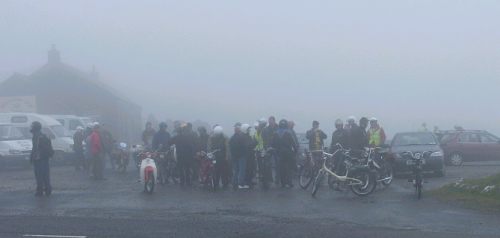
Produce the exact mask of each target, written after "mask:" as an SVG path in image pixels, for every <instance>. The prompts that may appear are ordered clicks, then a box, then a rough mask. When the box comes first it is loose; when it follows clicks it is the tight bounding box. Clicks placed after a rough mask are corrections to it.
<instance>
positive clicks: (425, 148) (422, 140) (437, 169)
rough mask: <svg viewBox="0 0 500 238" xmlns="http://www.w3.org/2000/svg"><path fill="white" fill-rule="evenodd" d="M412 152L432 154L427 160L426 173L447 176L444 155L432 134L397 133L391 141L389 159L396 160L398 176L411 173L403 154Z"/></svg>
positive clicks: (395, 166)
mask: <svg viewBox="0 0 500 238" xmlns="http://www.w3.org/2000/svg"><path fill="white" fill-rule="evenodd" d="M407 151H411V152H413V153H414V154H415V153H420V154H423V153H424V152H431V154H430V156H429V157H428V158H425V165H424V173H429V172H431V173H434V174H435V175H437V176H439V177H441V176H444V174H445V167H444V153H443V150H442V149H441V147H440V146H439V141H438V139H437V138H436V136H435V135H434V134H433V133H432V132H404V133H397V134H396V135H395V136H394V138H393V139H392V141H391V146H390V149H389V155H388V156H389V158H390V159H393V160H394V172H395V173H397V174H404V173H410V172H411V171H410V169H409V167H408V166H407V165H406V160H407V159H405V157H404V156H402V154H403V153H404V152H407Z"/></svg>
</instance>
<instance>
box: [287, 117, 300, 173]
mask: <svg viewBox="0 0 500 238" xmlns="http://www.w3.org/2000/svg"><path fill="white" fill-rule="evenodd" d="M294 128H295V122H294V121H288V129H289V130H290V133H291V134H292V137H293V142H294V155H293V165H294V166H293V170H292V172H293V173H296V172H297V169H298V168H297V159H298V157H299V152H300V151H299V149H300V144H299V138H298V137H297V133H295V129H294Z"/></svg>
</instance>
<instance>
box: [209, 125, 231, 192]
mask: <svg viewBox="0 0 500 238" xmlns="http://www.w3.org/2000/svg"><path fill="white" fill-rule="evenodd" d="M228 143H229V142H228V139H227V137H226V136H225V135H224V133H223V128H222V127H221V126H216V127H214V131H213V134H212V135H211V136H210V137H209V139H208V143H207V147H208V148H207V151H215V150H218V151H217V152H216V153H215V154H214V155H215V161H216V163H215V181H216V186H217V187H219V184H220V183H221V182H222V188H223V189H226V188H227V185H228V184H229V171H228V170H229V144H228Z"/></svg>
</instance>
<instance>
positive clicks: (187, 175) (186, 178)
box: [172, 124, 196, 186]
mask: <svg viewBox="0 0 500 238" xmlns="http://www.w3.org/2000/svg"><path fill="white" fill-rule="evenodd" d="M172 144H174V145H175V147H176V151H177V160H178V162H177V169H178V173H179V175H180V180H181V181H180V183H181V186H184V185H187V186H191V179H192V167H193V166H192V164H193V163H194V156H195V153H196V152H195V150H196V139H195V138H193V135H192V133H191V131H189V129H188V127H187V125H186V124H183V125H182V126H181V128H180V130H179V132H178V134H177V135H175V136H174V137H173V138H172Z"/></svg>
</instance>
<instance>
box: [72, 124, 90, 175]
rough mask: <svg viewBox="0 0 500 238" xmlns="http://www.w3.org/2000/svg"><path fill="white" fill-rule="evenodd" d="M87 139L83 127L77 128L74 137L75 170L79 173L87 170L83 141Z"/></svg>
mask: <svg viewBox="0 0 500 238" xmlns="http://www.w3.org/2000/svg"><path fill="white" fill-rule="evenodd" d="M84 140H85V137H84V135H83V127H81V126H79V127H77V128H76V132H75V134H74V135H73V151H74V152H75V170H77V171H79V170H80V169H82V168H83V169H84V170H87V169H88V168H87V166H86V163H85V156H84V154H83V153H84V152H83V141H84Z"/></svg>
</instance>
